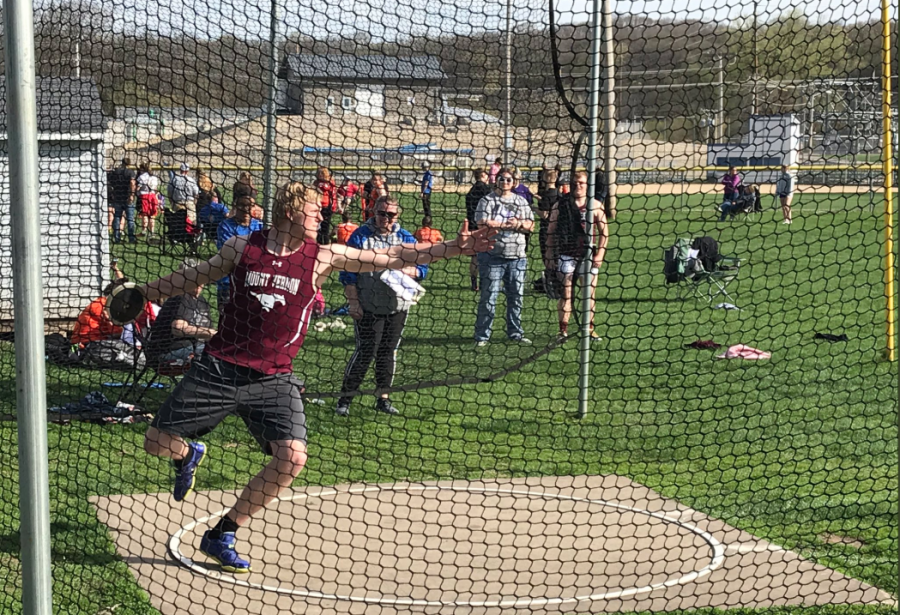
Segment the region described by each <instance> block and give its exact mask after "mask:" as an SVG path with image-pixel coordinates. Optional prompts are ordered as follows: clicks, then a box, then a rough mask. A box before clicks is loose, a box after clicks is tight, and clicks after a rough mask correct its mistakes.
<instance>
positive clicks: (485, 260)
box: [475, 253, 528, 342]
mask: <svg viewBox="0 0 900 615" xmlns="http://www.w3.org/2000/svg"><path fill="white" fill-rule="evenodd" d="M527 266H528V265H527V261H526V260H525V259H524V258H498V257H496V256H491V255H490V254H483V253H482V254H479V255H478V273H479V275H480V278H481V300H480V301H479V302H478V317H477V319H476V320H475V341H476V342H481V341H486V340H489V339H490V338H491V328H492V326H493V324H494V310H495V309H496V307H497V295H498V294H499V293H500V288H501V286H502V287H503V293H504V294H505V295H506V335H507V336H508V337H511V338H516V337H522V335H523V334H524V332H523V331H522V296H523V295H524V294H525V269H526V268H527Z"/></svg>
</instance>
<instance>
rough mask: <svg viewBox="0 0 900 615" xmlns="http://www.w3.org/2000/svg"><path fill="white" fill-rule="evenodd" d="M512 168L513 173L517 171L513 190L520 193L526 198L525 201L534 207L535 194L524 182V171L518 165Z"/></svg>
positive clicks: (514, 192)
mask: <svg viewBox="0 0 900 615" xmlns="http://www.w3.org/2000/svg"><path fill="white" fill-rule="evenodd" d="M511 168H512V170H513V173H515V178H516V187H515V188H513V190H512V191H513V194H518V195H519V196H520V197H522V198H523V199H525V202H526V203H528V206H529V207H534V194H533V193H532V192H531V189H530V188H529V187H528V186H526V185H525V184H524V183H523V182H522V171H521V170H519V168H518V167H511Z"/></svg>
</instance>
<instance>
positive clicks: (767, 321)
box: [0, 195, 898, 615]
mask: <svg viewBox="0 0 900 615" xmlns="http://www.w3.org/2000/svg"><path fill="white" fill-rule="evenodd" d="M442 196H445V198H443V199H442V200H438V199H437V198H435V210H436V218H437V219H438V224H439V226H440V227H441V228H442V229H443V230H444V231H445V234H452V233H453V232H454V231H455V229H456V228H458V225H459V222H460V221H461V219H462V217H463V211H462V202H461V196H458V195H442ZM714 204H715V197H713V196H707V197H702V196H700V195H695V196H691V197H690V198H688V199H686V203H685V206H682V205H681V201H680V197H675V196H673V197H634V198H629V197H624V198H622V199H620V202H619V215H618V217H617V219H616V221H615V222H614V223H612V225H611V241H610V248H609V252H608V255H607V263H606V265H605V266H604V268H603V270H602V271H601V276H600V283H599V288H598V297H597V299H598V304H597V316H596V323H597V328H598V331H599V333H600V334H601V335H602V336H603V337H604V338H605V339H604V341H603V342H602V343H600V344H596V345H594V347H593V354H592V362H591V372H592V387H591V409H590V413H589V415H588V416H587V417H586V418H584V419H581V420H579V419H577V418H576V416H575V412H576V410H577V374H578V355H577V351H576V347H575V346H576V345H575V344H574V343H569V344H567V345H565V346H564V347H562V348H559V349H556V350H554V351H553V352H551V353H550V354H548V355H546V356H544V357H542V358H539V359H538V360H536V361H534V362H531V363H529V364H527V365H526V366H525V367H524V368H523V369H521V370H520V371H517V372H514V373H512V374H510V375H508V376H507V377H506V378H504V379H503V380H500V381H498V382H494V383H483V384H478V385H470V386H465V387H455V388H448V387H437V388H430V389H424V390H420V391H417V392H414V393H404V394H398V395H396V396H395V398H394V399H395V402H396V403H397V405H398V406H399V407H400V408H401V409H402V411H403V414H402V415H401V416H399V417H387V416H383V415H377V414H376V413H375V412H374V411H373V410H372V407H371V406H372V398H365V397H364V398H360V399H358V400H356V402H355V404H354V406H353V409H352V411H351V412H352V414H351V417H350V418H349V419H344V420H338V419H337V418H336V417H335V416H334V415H333V406H332V400H328V402H327V405H315V404H308V405H307V414H308V420H309V426H310V461H309V464H308V466H307V469H306V471H305V472H304V473H303V474H302V475H301V476H300V478H299V479H298V482H299V483H300V484H317V485H318V484H334V483H345V482H348V481H370V482H379V481H395V480H426V479H427V480H431V479H446V478H479V477H496V476H535V475H578V474H606V473H615V474H620V475H624V476H627V477H629V478H631V479H633V480H635V481H637V482H639V483H642V484H644V485H647V486H648V487H650V488H652V489H655V490H656V491H659V492H660V493H662V494H664V495H665V496H668V497H671V498H675V499H677V500H679V501H680V502H682V503H684V504H686V505H688V506H691V507H693V508H695V509H698V510H701V511H703V512H705V513H707V514H709V515H711V516H714V517H718V518H721V519H723V520H724V521H726V522H727V523H729V524H731V525H734V526H736V527H739V528H741V529H744V530H747V531H749V532H751V533H753V534H756V535H758V536H760V537H763V538H765V539H767V540H769V541H772V542H774V543H777V544H779V545H782V546H784V547H786V548H789V549H793V550H797V551H799V552H801V553H802V554H803V555H804V556H806V557H808V558H810V559H812V560H814V561H817V562H820V563H822V564H824V565H827V566H830V567H833V568H836V569H838V570H840V571H842V572H845V573H847V574H849V575H852V576H854V577H856V578H859V579H861V580H864V581H865V582H867V583H871V584H874V585H876V586H878V587H880V588H882V589H884V590H886V591H889V592H891V593H893V594H895V595H896V594H897V575H898V560H897V553H898V527H897V513H898V506H897V502H898V497H897V494H898V484H897V435H898V434H897V364H896V363H893V364H891V363H888V362H885V361H882V360H880V354H881V351H882V349H883V348H884V347H885V344H886V341H885V339H886V335H885V320H886V318H885V308H884V284H883V278H884V272H883V258H882V254H883V244H882V235H883V218H882V217H881V216H880V215H879V214H878V213H877V212H875V213H873V212H871V211H870V209H869V199H868V196H867V195H861V196H857V195H850V196H845V195H818V196H816V195H800V196H799V198H797V199H796V201H795V204H794V207H795V214H794V215H795V222H794V224H793V225H792V226H785V225H782V224H780V222H781V214H780V212H776V211H775V210H774V209H772V202H771V200H769V201H768V202H766V206H767V207H769V209H767V210H766V211H765V212H764V213H763V215H762V218H761V219H759V220H755V221H748V220H746V219H738V220H735V221H731V222H726V223H716V222H715V221H714V220H715V212H714ZM405 205H406V206H407V213H406V214H405V215H404V226H406V227H407V228H410V229H411V230H412V229H414V228H415V222H417V219H416V218H417V217H418V216H415V215H413V212H412V210H413V209H414V202H413V201H412V199H409V200H408V202H406V203H405ZM700 234H709V235H712V236H713V237H715V238H716V239H717V240H718V241H719V242H720V244H721V247H722V251H723V252H724V253H727V254H734V255H737V256H739V257H741V258H743V259H745V262H744V265H743V267H742V271H741V275H740V279H739V281H738V284H737V285H736V286H733V287H732V289H733V290H734V297H735V300H736V302H737V304H738V305H740V306H741V307H742V308H743V310H742V311H740V312H736V311H727V312H726V311H724V310H713V309H710V308H709V307H708V306H707V305H706V304H704V303H698V302H695V301H693V300H688V301H678V300H677V299H676V298H675V289H674V288H667V287H666V285H665V284H664V281H663V277H662V251H663V249H664V248H665V247H667V246H669V245H671V244H672V243H674V241H675V239H676V238H678V237H682V236H683V237H690V236H697V235H700ZM532 243H533V244H536V243H537V241H536V237H535V240H534V241H533V242H532ZM532 251H533V256H534V257H535V258H534V259H532V262H533V263H534V264H535V265H534V266H533V268H532V270H531V271H530V272H529V280H531V279H534V277H536V275H537V265H536V263H537V262H538V261H537V259H536V256H537V249H536V246H535V245H532ZM116 253H117V254H118V255H119V256H120V258H121V264H122V265H123V268H124V270H125V272H126V274H127V275H129V276H132V277H134V278H136V279H140V280H145V279H147V278H148V277H150V276H152V275H158V274H160V273H165V272H168V271H171V269H172V268H173V265H174V264H175V262H176V261H175V260H174V259H172V258H169V257H165V258H161V257H160V256H159V255H158V253H157V251H156V249H155V248H152V249H151V248H148V247H147V246H145V245H142V246H138V247H137V248H136V249H135V248H134V247H131V246H124V247H122V246H116ZM467 267H468V263H467V262H462V261H456V262H446V263H441V264H438V265H437V266H435V267H434V270H433V272H432V273H431V274H430V276H429V279H428V281H427V282H426V287H427V288H428V291H429V292H428V294H427V295H426V298H425V300H424V301H423V303H422V304H420V305H419V306H417V307H416V308H414V310H413V311H412V312H411V315H410V320H409V324H408V326H407V330H406V335H405V337H404V342H403V345H402V346H401V349H400V357H399V360H400V366H399V369H398V374H397V379H396V384H398V385H403V384H410V383H413V382H416V381H419V380H425V379H428V380H430V379H434V378H452V377H456V376H472V375H476V374H484V373H487V372H491V371H497V370H499V369H503V368H504V367H507V366H509V365H512V364H513V363H515V362H517V361H519V360H521V359H524V358H526V357H527V356H528V355H530V354H532V353H534V352H536V351H537V350H540V349H541V348H542V347H545V346H546V345H547V344H548V343H549V342H550V341H551V340H552V338H553V336H554V335H555V333H556V313H555V306H554V304H552V303H551V302H550V301H549V300H548V299H547V298H546V297H543V296H539V295H535V294H530V295H529V296H527V297H526V302H525V314H524V317H523V322H524V323H525V327H526V331H527V334H528V335H529V337H531V338H532V339H533V340H534V341H535V346H534V347H533V348H531V349H526V348H521V347H518V346H512V345H509V344H506V343H505V342H503V341H502V340H503V339H504V335H503V318H502V314H503V311H502V310H503V308H502V306H503V305H504V303H503V300H501V302H500V306H501V307H500V309H499V310H498V316H499V317H498V319H497V321H496V322H495V330H494V338H495V340H496V343H493V344H491V345H490V346H488V347H487V348H486V349H483V350H481V351H479V352H477V353H476V351H475V349H474V348H473V343H472V326H473V323H474V318H475V306H476V297H475V295H474V293H472V292H471V291H470V290H468V272H467ZM325 292H326V299H327V300H328V303H329V305H330V306H331V307H337V306H339V305H340V304H341V303H342V301H341V295H340V290H339V286H338V285H337V282H336V276H335V277H334V278H333V279H332V280H331V281H330V283H329V285H328V286H327V287H326V289H325ZM214 295H215V293H214V290H213V289H209V292H208V297H209V298H210V301H211V302H213V301H214ZM348 322H349V320H348ZM815 332H828V333H845V334H847V336H848V338H849V342H846V343H837V344H829V343H827V342H821V341H816V340H814V339H813V336H814V334H815ZM696 339H715V340H716V341H717V342H719V343H722V344H726V345H727V344H737V343H745V344H749V345H751V346H754V347H757V348H761V349H763V350H768V351H771V352H772V353H773V357H772V359H771V360H769V361H763V362H738V361H734V362H724V361H716V360H714V359H713V353H711V352H709V351H698V350H691V349H685V348H684V345H685V344H686V343H689V342H691V341H694V340H696ZM352 348H353V340H352V329H349V328H348V329H346V330H344V331H337V330H332V329H329V330H327V331H324V332H316V331H312V330H311V332H310V335H309V337H308V338H307V343H306V346H305V348H304V350H303V351H302V352H301V354H300V356H299V357H298V359H297V362H296V366H297V374H298V375H301V376H302V377H304V378H305V379H306V381H307V383H308V386H309V388H310V389H313V390H330V391H334V390H337V389H338V388H339V387H340V378H341V375H342V374H343V370H344V367H345V365H346V361H347V359H348V358H349V356H350V354H351V352H352ZM48 369H49V371H48V387H49V401H50V403H51V405H52V404H57V403H62V402H67V401H73V400H75V399H77V398H79V397H81V396H83V395H84V394H85V393H87V392H89V391H91V390H97V389H101V386H100V385H101V383H102V382H105V381H108V380H120V379H122V378H123V374H114V373H108V372H107V373H103V372H96V371H86V370H82V369H73V370H63V369H60V368H57V367H54V366H48ZM0 387H2V389H0V410H2V413H14V412H15V407H14V404H15V401H14V395H15V388H14V387H15V382H14V371H13V354H12V345H11V344H8V343H3V344H2V345H0ZM105 391H106V392H107V394H108V395H116V394H117V393H118V391H116V390H114V389H105ZM162 395H164V392H163V393H159V392H153V393H152V394H151V395H149V396H148V404H149V405H150V406H151V407H155V406H156V405H157V404H158V403H159V402H160V401H161V399H162ZM144 430H145V427H144V426H141V425H137V426H100V425H91V424H72V425H69V426H58V425H51V426H50V427H49V438H50V480H51V485H50V492H51V519H52V523H53V555H54V571H53V573H54V590H55V595H54V603H55V605H56V612H58V613H66V614H84V615H87V614H91V615H95V614H98V613H112V612H115V613H116V614H117V615H120V614H122V613H142V614H143V613H155V612H156V611H155V610H154V609H153V608H152V607H151V606H150V603H149V600H148V598H147V597H146V596H145V595H144V593H143V591H142V590H141V589H140V588H139V586H138V585H137V583H136V582H135V581H134V580H133V578H132V576H131V574H130V572H129V571H128V569H127V566H126V564H125V562H123V561H121V560H120V559H119V558H118V557H117V555H116V553H115V549H114V546H113V543H112V540H111V538H110V536H109V534H108V533H107V531H106V529H105V527H104V526H101V525H100V524H99V523H98V521H97V519H96V515H95V513H94V510H93V508H92V507H91V505H90V504H89V503H88V500H87V498H88V497H89V496H91V495H97V494H100V495H106V494H119V493H139V492H158V491H166V490H168V489H169V488H170V484H171V470H170V468H169V466H168V465H167V464H166V463H164V462H162V461H160V460H157V459H154V458H150V457H148V456H147V455H145V454H144V453H143V451H142V448H141V442H142V437H143V432H144ZM16 439H17V436H16V426H15V424H14V423H5V424H2V425H0V452H2V455H3V459H5V460H9V461H8V462H7V463H4V464H2V465H0V494H2V498H0V501H2V502H3V504H0V511H2V514H0V584H2V585H0V612H3V613H14V612H18V611H19V610H20V609H21V606H20V604H19V602H18V600H19V594H18V591H19V589H18V582H17V581H16V578H17V575H18V574H19V559H18V557H19V545H18V537H17V536H18V535H17V532H18V509H17V507H16V502H17V472H18V467H17V465H16V463H15V459H16ZM204 440H205V441H206V442H207V443H208V444H210V445H211V447H212V449H211V459H210V461H209V462H208V463H206V464H204V468H203V471H202V472H201V473H200V475H199V478H198V489H202V490H207V489H232V488H235V487H238V486H240V485H242V484H243V483H244V482H245V481H246V480H247V479H248V477H249V476H250V475H251V474H253V473H255V472H256V471H257V469H258V468H259V467H260V465H261V464H262V463H263V462H264V457H263V455H262V454H261V453H260V452H259V451H258V450H257V448H256V447H255V445H254V444H253V442H252V440H251V438H250V436H249V435H248V434H247V432H246V430H245V428H244V427H243V425H242V424H241V423H240V422H239V421H234V420H230V421H228V422H226V424H224V425H223V426H222V427H220V428H219V429H218V430H217V431H216V432H214V433H213V434H211V435H210V436H208V437H206V438H205V439H204ZM829 536H831V537H835V536H839V537H844V538H847V539H854V540H856V541H858V542H859V544H860V545H861V546H859V545H857V546H852V545H849V544H844V543H832V542H829V540H828V539H829ZM796 610H800V609H771V610H770V611H772V612H775V611H777V612H779V613H780V612H787V611H791V612H793V611H796ZM814 610H815V612H816V613H823V614H825V613H857V612H860V613H862V612H865V613H875V612H882V611H883V612H885V613H887V612H896V609H895V608H889V607H883V608H881V607H879V608H874V607H866V608H856V607H828V608H819V609H814Z"/></svg>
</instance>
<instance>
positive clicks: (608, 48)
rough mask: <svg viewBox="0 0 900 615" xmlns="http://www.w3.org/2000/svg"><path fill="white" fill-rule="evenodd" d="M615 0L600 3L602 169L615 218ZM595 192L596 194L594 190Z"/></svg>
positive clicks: (609, 207)
mask: <svg viewBox="0 0 900 615" xmlns="http://www.w3.org/2000/svg"><path fill="white" fill-rule="evenodd" d="M614 7H615V0H604V1H603V2H602V6H601V19H602V21H601V23H602V32H601V34H600V36H601V46H602V51H601V56H600V57H601V58H602V60H603V79H602V80H601V81H600V83H601V85H602V87H603V94H602V97H601V100H600V105H601V106H602V107H601V108H602V110H603V168H604V176H605V177H604V178H605V180H606V213H607V216H608V217H609V219H610V220H615V219H616V200H617V197H616V41H615V38H614V34H613V17H614V11H613V9H614ZM591 194H593V193H591Z"/></svg>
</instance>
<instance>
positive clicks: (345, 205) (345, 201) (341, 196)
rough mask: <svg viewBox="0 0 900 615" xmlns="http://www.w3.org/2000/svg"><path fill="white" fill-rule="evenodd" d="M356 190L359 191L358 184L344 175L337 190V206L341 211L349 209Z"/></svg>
mask: <svg viewBox="0 0 900 615" xmlns="http://www.w3.org/2000/svg"><path fill="white" fill-rule="evenodd" d="M357 192H359V184H356V183H354V182H353V181H352V180H351V179H350V178H349V177H345V178H344V181H343V182H341V187H340V188H338V191H337V193H338V200H339V201H340V202H339V205H338V207H339V209H340V212H341V213H344V212H349V211H350V210H351V208H352V207H353V199H354V198H356V193H357Z"/></svg>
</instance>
